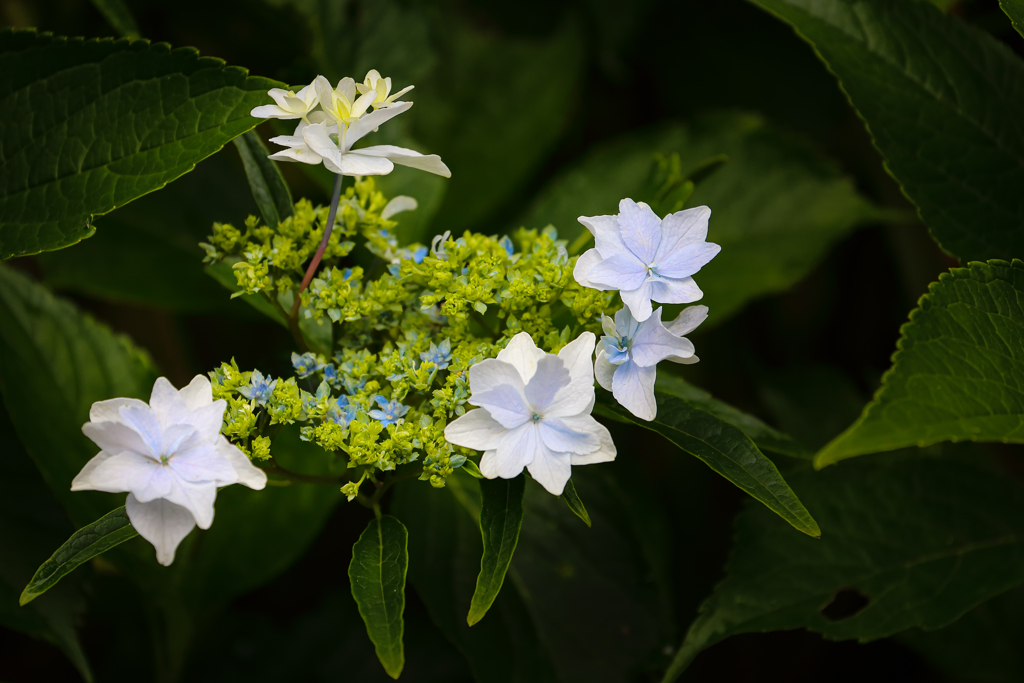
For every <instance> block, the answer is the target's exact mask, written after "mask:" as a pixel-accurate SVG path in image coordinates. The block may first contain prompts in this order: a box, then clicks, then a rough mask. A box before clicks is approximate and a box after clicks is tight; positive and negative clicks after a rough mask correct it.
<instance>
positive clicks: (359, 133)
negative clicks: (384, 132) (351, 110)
mask: <svg viewBox="0 0 1024 683" xmlns="http://www.w3.org/2000/svg"><path fill="white" fill-rule="evenodd" d="M411 106H412V102H401V103H399V102H395V104H394V106H391V107H386V108H384V109H377V110H375V111H372V112H370V113H369V114H366V115H365V116H363V117H362V118H360V119H359V120H358V121H355V122H353V123H352V125H350V126H349V128H348V132H346V133H345V144H346V145H348V147H349V148H350V149H351V147H352V145H354V144H355V143H356V141H358V140H361V139H362V138H363V137H364V136H365V135H367V134H368V133H370V132H371V131H373V130H374V129H375V128H377V127H378V126H379V125H381V124H382V123H385V122H387V121H390V120H391V119H393V118H395V117H396V116H398V115H399V114H401V113H403V112H406V111H408V110H409V107H411Z"/></svg>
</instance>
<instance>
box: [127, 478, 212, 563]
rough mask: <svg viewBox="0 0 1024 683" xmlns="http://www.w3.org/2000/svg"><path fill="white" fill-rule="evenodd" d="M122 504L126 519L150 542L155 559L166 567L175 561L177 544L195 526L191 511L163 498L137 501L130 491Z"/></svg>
mask: <svg viewBox="0 0 1024 683" xmlns="http://www.w3.org/2000/svg"><path fill="white" fill-rule="evenodd" d="M124 507H125V511H126V512H127V513H128V521H130V522H131V523H132V526H133V527H135V530H136V531H138V532H139V536H142V537H143V538H144V539H146V540H147V541H149V542H150V543H152V544H153V547H154V548H156V560H157V562H159V563H160V564H162V565H163V566H165V567H167V566H169V565H170V564H171V563H172V562H174V551H175V550H177V549H178V544H180V543H181V542H182V541H183V540H184V539H185V537H186V536H188V535H189V532H191V531H192V529H194V528H195V526H196V521H195V519H193V518H192V513H191V512H189V511H188V510H186V509H185V508H183V507H181V506H179V505H175V504H174V503H169V502H168V501H166V500H163V499H157V500H154V501H150V502H148V503H140V502H139V501H138V499H136V498H135V496H133V495H131V494H130V493H129V494H128V499H127V500H126V501H125V503H124Z"/></svg>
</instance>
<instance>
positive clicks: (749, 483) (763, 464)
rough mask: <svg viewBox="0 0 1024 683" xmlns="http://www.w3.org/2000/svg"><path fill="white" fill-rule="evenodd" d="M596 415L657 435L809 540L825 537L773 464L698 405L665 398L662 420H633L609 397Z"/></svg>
mask: <svg viewBox="0 0 1024 683" xmlns="http://www.w3.org/2000/svg"><path fill="white" fill-rule="evenodd" d="M600 398H601V400H600V402H599V403H598V404H597V407H596V408H595V412H596V413H598V414H601V415H607V416H609V417H612V418H614V419H618V420H622V421H625V422H631V423H633V424H635V425H639V426H640V427H643V428H645V429H649V430H651V431H654V432H657V433H659V434H661V435H662V436H664V437H665V438H666V439H668V440H669V441H671V442H672V443H674V444H675V445H676V446H679V447H680V448H681V449H683V450H684V451H686V452H687V453H689V454H690V455H692V456H694V457H695V458H698V459H699V460H701V461H703V462H704V463H705V464H706V465H707V466H708V467H710V468H711V469H713V470H714V471H715V472H718V473H719V474H721V475H722V476H723V477H725V478H726V479H728V480H729V481H731V482H732V483H733V484H735V485H736V486H738V487H739V488H740V489H742V490H743V491H745V492H746V493H748V494H749V495H751V496H753V497H754V498H756V499H757V500H759V501H761V502H762V503H764V504H765V505H766V506H767V507H768V508H769V509H770V510H772V511H773V512H774V513H775V514H777V515H779V516H780V517H782V518H783V519H784V520H786V521H787V522H789V523H790V524H791V525H793V528H794V529H796V530H798V531H802V532H803V533H805V534H807V535H808V536H814V537H815V538H817V537H818V536H820V535H821V529H819V528H818V523H817V522H815V521H814V518H813V517H811V513H809V512H808V511H807V508H805V507H804V504H803V503H801V502H800V499H799V498H797V497H796V494H795V493H793V490H792V489H791V488H790V487H789V484H787V483H786V480H785V479H783V478H782V475H781V474H779V470H778V469H777V468H776V467H775V464H774V463H772V461H771V460H769V459H768V458H766V457H765V456H764V455H763V454H762V453H761V451H759V450H758V449H757V446H755V445H754V442H753V441H751V440H750V438H749V437H748V436H747V435H746V434H744V433H743V432H742V431H740V429H739V428H738V427H735V426H733V425H731V424H729V423H728V422H725V421H723V420H721V419H719V418H718V417H716V416H715V415H713V414H712V413H710V412H707V411H706V410H703V409H702V408H701V407H700V406H699V405H697V404H695V403H691V402H690V401H688V400H686V399H682V398H677V397H675V396H667V395H664V394H662V396H661V398H660V399H659V401H658V416H657V417H656V418H655V419H654V421H652V422H647V421H645V420H641V419H639V418H636V417H634V416H633V415H632V414H631V413H630V412H629V411H627V410H626V409H625V408H622V407H621V406H620V405H618V403H616V402H615V401H614V400H613V399H611V396H610V395H608V394H607V393H603V394H602V395H601V397H600Z"/></svg>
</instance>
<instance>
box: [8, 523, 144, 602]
mask: <svg viewBox="0 0 1024 683" xmlns="http://www.w3.org/2000/svg"><path fill="white" fill-rule="evenodd" d="M138 535H139V534H138V532H137V531H135V528H134V527H132V524H131V522H129V521H128V513H127V512H126V511H125V509H124V508H123V507H119V508H117V509H116V510H112V511H111V512H108V513H107V514H105V515H103V516H102V517H100V518H99V519H97V520H96V521H95V522H93V523H92V524H87V525H86V526H84V527H82V528H81V529H79V530H78V531H76V532H75V533H73V534H72V535H71V538H69V539H68V540H67V541H66V542H65V543H64V545H62V546H61V547H59V548H57V550H56V551H55V552H54V553H53V555H51V556H50V559H48V560H47V561H46V562H44V563H43V564H42V566H40V567H39V569H37V570H36V573H35V575H34V576H33V577H32V580H31V581H29V583H28V585H27V586H25V589H24V590H23V591H22V592H21V597H20V598H19V599H18V603H19V604H21V605H26V604H28V603H30V602H32V601H33V600H35V599H36V598H38V597H39V596H40V595H42V594H43V593H45V592H46V591H48V590H50V589H51V588H53V587H54V586H55V585H57V582H58V581H60V580H61V579H62V578H64V577H65V576H66V575H67V574H70V573H71V572H72V571H74V569H75V568H76V567H78V566H79V565H81V564H84V563H86V562H88V561H89V560H91V559H92V558H94V557H96V556H97V555H100V554H102V553H105V552H106V551H107V550H110V549H111V548H113V547H114V546H115V545H120V544H121V543H124V542H125V541H127V540H129V539H132V538H135V537H136V536H138Z"/></svg>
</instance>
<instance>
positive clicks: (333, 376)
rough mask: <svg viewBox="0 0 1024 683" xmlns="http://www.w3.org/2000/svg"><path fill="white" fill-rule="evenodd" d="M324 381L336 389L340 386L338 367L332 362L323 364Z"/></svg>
mask: <svg viewBox="0 0 1024 683" xmlns="http://www.w3.org/2000/svg"><path fill="white" fill-rule="evenodd" d="M324 381H325V382H327V383H328V384H330V385H331V386H332V387H334V388H335V389H337V388H338V387H340V386H341V377H339V376H338V369H337V368H335V367H334V364H333V363H328V364H327V365H325V366H324Z"/></svg>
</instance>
